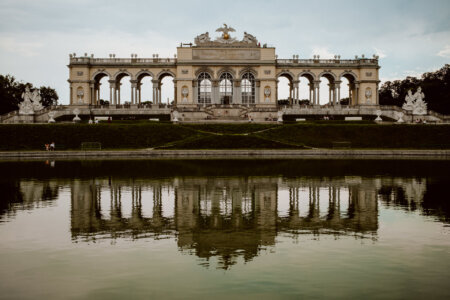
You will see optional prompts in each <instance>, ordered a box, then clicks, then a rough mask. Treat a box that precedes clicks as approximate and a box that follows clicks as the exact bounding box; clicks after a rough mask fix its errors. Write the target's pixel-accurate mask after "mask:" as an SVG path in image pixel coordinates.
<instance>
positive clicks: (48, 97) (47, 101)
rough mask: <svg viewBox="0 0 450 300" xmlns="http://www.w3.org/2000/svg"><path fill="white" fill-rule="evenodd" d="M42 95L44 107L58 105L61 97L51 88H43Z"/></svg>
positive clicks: (41, 89)
mask: <svg viewBox="0 0 450 300" xmlns="http://www.w3.org/2000/svg"><path fill="white" fill-rule="evenodd" d="M39 91H40V95H41V104H42V105H43V106H44V107H47V106H50V105H53V104H56V103H57V101H58V99H59V97H58V94H57V93H56V91H55V90H54V89H52V88H51V87H49V86H41V88H40V89H39Z"/></svg>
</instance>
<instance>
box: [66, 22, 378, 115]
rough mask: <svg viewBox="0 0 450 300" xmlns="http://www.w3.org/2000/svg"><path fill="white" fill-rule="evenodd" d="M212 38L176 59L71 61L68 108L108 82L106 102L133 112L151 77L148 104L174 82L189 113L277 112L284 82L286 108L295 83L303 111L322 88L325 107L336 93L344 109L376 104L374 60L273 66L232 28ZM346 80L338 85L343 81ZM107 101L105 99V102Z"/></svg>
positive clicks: (269, 54) (274, 61) (93, 97)
mask: <svg viewBox="0 0 450 300" xmlns="http://www.w3.org/2000/svg"><path fill="white" fill-rule="evenodd" d="M216 31H219V32H221V33H222V34H221V35H220V36H218V37H217V38H215V39H213V38H211V37H210V35H209V33H208V32H206V33H204V34H201V35H199V36H197V37H196V38H195V44H192V43H190V44H181V45H180V47H178V48H177V54H176V57H175V58H160V57H159V56H158V55H156V54H154V55H153V57H152V58H138V57H137V55H135V54H132V55H131V58H116V57H115V55H114V54H111V55H110V57H109V58H94V57H93V56H92V55H91V56H88V55H87V54H85V55H84V56H81V57H80V56H76V55H75V54H71V55H70V63H69V71H70V72H69V83H70V104H71V105H89V104H90V105H99V100H100V86H101V83H100V80H101V79H102V78H104V77H108V79H109V87H108V88H109V99H107V100H109V102H110V104H113V105H120V104H124V103H125V101H126V102H127V103H130V104H131V105H138V104H140V103H141V101H142V97H141V87H142V80H143V79H144V78H146V77H151V79H152V86H153V97H152V100H153V104H161V103H162V100H161V80H162V79H163V78H165V77H167V76H169V77H172V78H173V81H174V89H175V91H174V105H175V106H176V107H196V106H207V105H211V104H223V105H229V104H232V105H247V106H254V107H258V108H270V107H272V108H274V107H276V106H277V82H278V79H279V78H280V77H285V78H287V79H288V81H289V91H290V92H289V101H290V103H291V104H297V103H298V101H299V82H300V81H303V80H305V81H307V82H308V85H309V90H310V93H309V99H310V104H312V105H318V104H319V97H320V93H321V92H322V93H323V92H324V91H320V87H319V84H320V82H321V81H324V80H325V82H328V91H326V93H327V95H328V99H329V101H328V103H329V104H330V105H337V104H339V100H340V98H341V90H342V89H344V88H348V89H349V95H350V103H349V104H350V105H377V104H378V84H379V74H378V70H379V68H380V67H379V65H378V57H377V56H374V57H373V58H365V57H364V56H362V57H359V58H358V57H355V59H341V57H340V56H335V57H334V59H320V57H319V56H318V55H317V56H314V57H313V58H312V59H299V57H298V55H294V56H293V58H292V59H278V56H277V55H276V51H275V48H274V47H268V46H267V45H266V44H264V45H261V44H260V43H259V42H258V40H257V39H256V38H255V37H254V36H253V35H251V34H249V33H247V32H245V33H244V37H243V38H242V39H241V40H239V39H237V38H235V37H232V35H231V32H233V31H235V30H234V29H233V28H231V27H229V26H227V25H226V24H224V26H223V27H221V28H218V29H217V30H216ZM125 77H128V78H129V80H130V82H131V94H130V95H123V94H122V95H121V93H120V87H121V83H122V82H123V80H126V79H125ZM344 77H345V78H347V79H348V82H349V84H348V86H343V84H342V78H344ZM105 100H106V99H105Z"/></svg>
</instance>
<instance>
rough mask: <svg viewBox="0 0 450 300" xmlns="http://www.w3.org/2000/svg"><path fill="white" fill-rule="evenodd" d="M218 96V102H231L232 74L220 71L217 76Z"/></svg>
mask: <svg viewBox="0 0 450 300" xmlns="http://www.w3.org/2000/svg"><path fill="white" fill-rule="evenodd" d="M219 98H220V104H231V103H232V99H233V76H232V75H231V74H230V73H228V72H225V73H222V74H221V75H220V78H219Z"/></svg>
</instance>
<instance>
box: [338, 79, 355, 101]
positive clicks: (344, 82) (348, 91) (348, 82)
mask: <svg viewBox="0 0 450 300" xmlns="http://www.w3.org/2000/svg"><path fill="white" fill-rule="evenodd" d="M340 81H341V82H340V99H345V98H348V101H344V103H342V104H344V105H356V104H357V103H358V101H357V99H358V98H357V97H358V93H357V83H356V76H355V75H354V74H352V73H343V74H341V76H340ZM345 86H347V87H348V88H345Z"/></svg>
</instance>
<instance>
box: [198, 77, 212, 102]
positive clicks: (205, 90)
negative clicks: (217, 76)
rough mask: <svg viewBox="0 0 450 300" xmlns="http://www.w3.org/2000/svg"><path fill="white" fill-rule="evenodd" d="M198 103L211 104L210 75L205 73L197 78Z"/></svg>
mask: <svg viewBox="0 0 450 300" xmlns="http://www.w3.org/2000/svg"><path fill="white" fill-rule="evenodd" d="M198 103H201V104H210V103H211V75H209V74H208V73H205V72H203V73H200V75H199V76H198Z"/></svg>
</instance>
